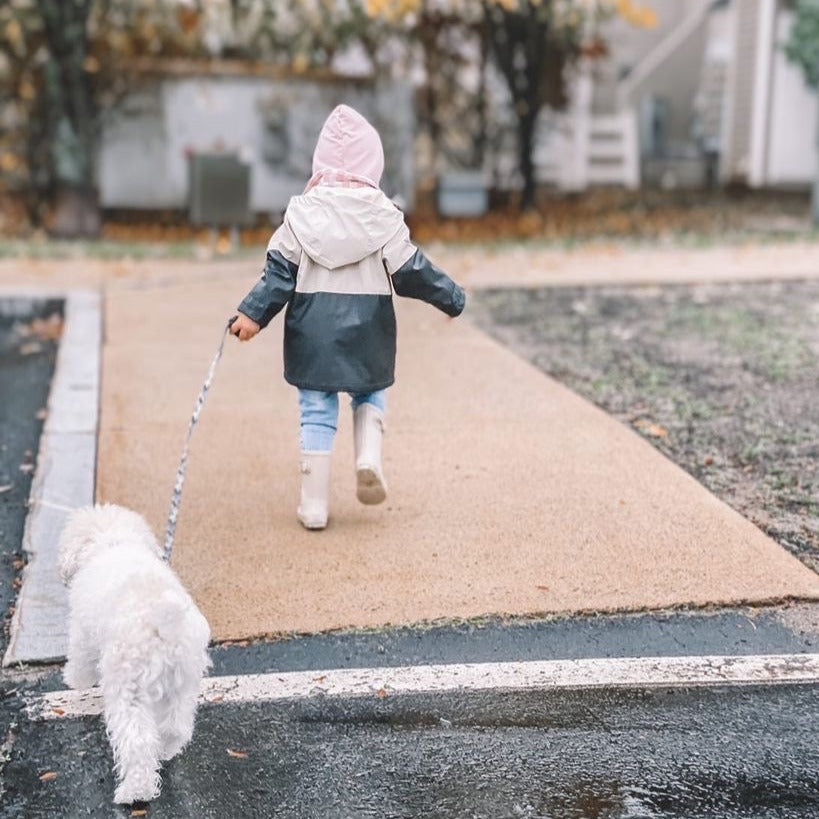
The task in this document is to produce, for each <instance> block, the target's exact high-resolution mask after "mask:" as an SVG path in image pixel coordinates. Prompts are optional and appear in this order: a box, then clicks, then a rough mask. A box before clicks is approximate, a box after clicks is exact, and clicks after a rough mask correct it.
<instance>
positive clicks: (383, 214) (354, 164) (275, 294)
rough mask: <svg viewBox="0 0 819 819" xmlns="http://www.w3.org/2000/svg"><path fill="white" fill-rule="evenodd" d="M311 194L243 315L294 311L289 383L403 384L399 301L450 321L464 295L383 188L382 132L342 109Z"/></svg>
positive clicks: (290, 212) (288, 327) (291, 219)
mask: <svg viewBox="0 0 819 819" xmlns="http://www.w3.org/2000/svg"><path fill="white" fill-rule="evenodd" d="M313 170H314V176H313V178H312V179H311V181H310V184H309V185H308V187H307V191H306V192H305V193H304V194H303V195H301V196H296V197H294V198H293V199H291V200H290V203H289V205H288V207H287V211H286V213H285V216H284V222H283V224H282V225H281V227H279V229H278V230H276V232H275V233H274V234H273V237H272V238H271V240H270V243H269V245H268V248H267V260H266V264H265V269H264V272H263V273H262V277H261V279H260V280H259V281H258V282H257V284H256V286H255V287H254V288H253V289H252V290H251V291H250V293H248V295H247V296H246V297H245V299H244V300H243V301H242V303H241V304H240V305H239V310H240V311H241V312H242V313H244V314H245V315H246V316H249V317H250V318H252V319H253V320H254V321H256V322H257V323H258V324H259V325H261V326H262V327H265V326H267V324H269V322H270V321H271V319H272V318H273V317H274V316H275V315H276V314H277V313H278V312H279V311H280V310H281V309H282V308H283V307H284V306H285V305H286V306H287V312H286V317H285V331H284V377H285V379H286V380H287V381H288V382H289V383H291V384H293V385H295V386H297V387H299V388H301V389H309V390H321V391H324V392H351V393H362V392H374V391H376V390H380V389H384V388H385V387H388V386H390V385H391V384H392V383H393V381H394V380H395V346H396V332H395V311H394V309H393V303H392V295H393V293H397V294H398V295H399V296H408V297H410V298H415V299H421V300H423V301H425V302H428V303H429V304H431V305H433V306H435V307H437V308H438V309H440V310H442V311H443V312H444V313H446V314H447V315H450V316H457V315H459V314H460V313H461V312H462V310H463V309H464V291H463V289H462V288H460V287H459V286H458V285H457V284H455V282H453V281H452V279H450V278H449V277H448V276H447V275H446V274H445V273H444V272H443V271H441V270H439V269H438V268H437V267H436V266H435V265H433V264H432V263H431V262H430V261H429V259H427V257H426V256H425V255H424V253H423V251H421V250H420V249H419V248H417V247H416V246H415V245H414V244H413V243H412V242H411V241H410V235H409V230H408V228H407V226H406V224H405V223H404V217H403V214H402V213H401V211H400V210H398V208H396V206H395V205H394V204H393V203H392V202H391V201H390V200H389V199H388V198H387V196H386V195H385V194H384V193H383V192H382V191H381V190H380V189H379V188H378V187H377V184H378V181H379V180H380V177H381V173H382V171H383V151H382V149H381V141H380V139H379V137H378V134H377V132H376V131H375V129H374V128H373V127H372V126H371V125H370V124H369V123H368V122H367V121H366V120H365V119H364V117H362V116H361V115H360V114H358V113H357V112H356V111H354V110H353V109H352V108H348V107H347V106H339V107H338V108H336V109H335V110H334V111H333V113H332V114H331V115H330V117H329V118H328V120H327V122H326V123H325V125H324V128H323V129H322V132H321V135H320V137H319V142H318V145H317V146H316V152H315V154H314V160H313Z"/></svg>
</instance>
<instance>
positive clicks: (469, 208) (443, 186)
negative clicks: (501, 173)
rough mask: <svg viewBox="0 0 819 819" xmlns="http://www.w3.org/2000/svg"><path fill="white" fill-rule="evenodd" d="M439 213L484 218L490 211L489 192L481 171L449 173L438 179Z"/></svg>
mask: <svg viewBox="0 0 819 819" xmlns="http://www.w3.org/2000/svg"><path fill="white" fill-rule="evenodd" d="M437 205H438V213H439V214H440V215H441V216H483V215H484V214H485V213H486V212H487V211H488V210H489V192H488V190H487V187H486V179H485V178H484V175H483V173H482V172H481V171H449V172H447V173H443V174H441V176H440V177H439V178H438V190H437Z"/></svg>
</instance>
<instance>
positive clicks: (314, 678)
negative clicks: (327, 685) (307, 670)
mask: <svg viewBox="0 0 819 819" xmlns="http://www.w3.org/2000/svg"><path fill="white" fill-rule="evenodd" d="M326 679H327V675H326V674H322V675H321V676H320V677H313V682H324V681H325V680H326Z"/></svg>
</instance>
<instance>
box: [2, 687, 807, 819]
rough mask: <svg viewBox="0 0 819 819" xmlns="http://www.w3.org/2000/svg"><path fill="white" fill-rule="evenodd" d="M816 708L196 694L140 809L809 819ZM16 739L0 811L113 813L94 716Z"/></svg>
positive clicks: (762, 702) (730, 702)
mask: <svg viewBox="0 0 819 819" xmlns="http://www.w3.org/2000/svg"><path fill="white" fill-rule="evenodd" d="M817 717H819V691H817V688H816V687H814V686H793V687H791V686H780V687H762V688H758V687H755V688H744V687H735V688H726V689H689V690H685V689H673V690H653V691H616V690H615V691H604V692H597V693H593V692H589V691H563V692H540V693H537V694H526V693H523V694H514V695H509V694H504V693H502V692H498V693H494V694H469V695H465V694H454V695H445V696H409V697H400V698H396V699H394V700H391V699H390V698H389V697H387V698H384V699H380V698H376V697H372V698H367V699H364V700H361V699H358V700H355V699H354V700H323V699H315V700H312V701H308V702H306V703H305V702H302V703H292V704H288V703H278V704H276V705H275V706H274V705H270V704H257V705H246V706H242V707H237V706H230V705H221V706H220V705H211V706H205V707H204V708H203V709H202V711H201V712H200V716H199V723H198V727H197V731H196V734H195V738H194V742H193V744H192V746H191V747H190V748H189V749H188V751H187V752H186V753H185V754H184V755H183V756H182V757H181V758H180V759H178V760H176V761H174V762H172V763H171V764H170V765H169V766H167V768H166V771H165V785H164V789H163V793H162V796H161V797H160V799H159V800H158V801H157V802H155V803H154V804H153V805H152V806H151V807H150V808H149V815H150V816H153V817H167V819H183V817H334V819H347V818H348V817H349V819H354V817H369V816H372V817H391V818H392V817H395V818H396V819H398V817H402V818H403V817H406V818H407V819H409V817H424V819H431V818H432V817H441V818H443V817H447V818H449V817H486V819H500V817H510V819H511V817H551V818H552V819H568V818H569V817H576V819H604V818H605V819H626V818H627V817H628V818H629V819H650V817H678V818H679V819H683V818H685V819H697V818H698V817H703V819H704V818H705V817H720V818H721V819H739V817H742V819H768V818H770V819H773V818H774V817H777V818H778V819H786V818H787V817H815V816H819V782H818V781H817V773H819V748H817V743H816V738H815V730H814V724H815V721H816V719H817ZM16 746H17V749H18V753H15V759H14V760H13V762H12V763H11V764H10V765H9V766H8V770H7V775H8V779H9V786H10V788H9V792H8V793H7V794H6V797H5V798H6V807H5V809H4V812H3V816H7V817H46V816H49V817H51V816H66V817H75V816H76V817H79V816H93V817H108V816H111V815H124V816H127V815H129V813H130V811H129V810H128V809H118V810H114V809H112V807H111V804H110V795H111V792H112V788H113V780H112V776H111V773H110V769H109V760H108V754H107V751H106V744H105V738H104V733H103V729H102V726H101V724H100V722H99V720H97V719H92V718H84V719H77V720H70V721H61V722H53V723H48V724H47V727H46V726H45V725H44V724H42V723H40V724H31V723H29V724H26V725H24V726H23V727H22V729H21V732H20V735H19V737H18V738H17V740H16ZM22 751H24V753H23V754H21V753H20V752H22ZM48 771H54V772H56V773H57V776H56V777H54V778H52V779H49V780H48V781H45V782H43V781H40V779H39V777H41V776H42V775H43V774H44V773H45V772H48ZM137 815H140V814H137Z"/></svg>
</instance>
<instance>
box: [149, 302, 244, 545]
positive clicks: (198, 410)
mask: <svg viewBox="0 0 819 819" xmlns="http://www.w3.org/2000/svg"><path fill="white" fill-rule="evenodd" d="M236 318H237V316H233V317H232V318H231V319H230V320H229V321H228V323H227V326H226V327H225V329H224V332H223V333H222V340H221V342H220V343H219V349H218V350H217V351H216V355H215V356H214V357H213V361H211V363H210V369H209V370H208V375H207V378H205V383H204V384H203V385H202V389H201V390H199V397H198V398H197V399H196V406H195V407H194V408H193V415H191V420H190V423H189V424H188V435H187V437H186V438H185V446H184V447H183V448H182V458H181V459H180V461H179V469H177V470H176V481H175V482H174V485H173V495H172V497H171V510H170V512H169V513H168V525H167V526H166V527H165V545H164V547H163V549H162V559H163V560H165V561H169V560H170V559H171V552H172V551H173V541H174V537H175V536H176V520H177V518H178V517H179V504H180V503H181V502H182V487H183V486H184V484H185V471H186V470H187V468H188V449H189V448H190V444H191V436H192V435H193V430H194V427H196V425H197V424H198V423H199V416H200V415H201V414H202V407H203V406H204V405H205V398H206V397H207V394H208V390H209V389H210V385H211V384H212V383H213V376H214V375H215V373H216V367H217V365H218V364H219V359H221V358H222V351H223V350H224V349H225V340H226V339H227V337H228V335H229V334H230V328H231V327H232V326H233V322H234V321H236Z"/></svg>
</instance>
